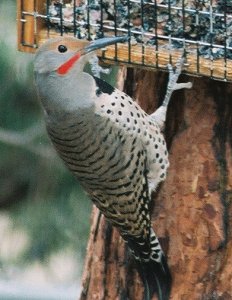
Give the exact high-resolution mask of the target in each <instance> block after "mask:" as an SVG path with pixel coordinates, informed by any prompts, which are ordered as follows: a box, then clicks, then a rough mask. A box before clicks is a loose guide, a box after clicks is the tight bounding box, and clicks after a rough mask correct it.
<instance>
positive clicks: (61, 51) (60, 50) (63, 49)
mask: <svg viewBox="0 0 232 300" xmlns="http://www.w3.org/2000/svg"><path fill="white" fill-rule="evenodd" d="M67 50H68V48H67V47H66V46H64V45H59V46H58V51H59V52H60V53H64V52H66V51H67Z"/></svg>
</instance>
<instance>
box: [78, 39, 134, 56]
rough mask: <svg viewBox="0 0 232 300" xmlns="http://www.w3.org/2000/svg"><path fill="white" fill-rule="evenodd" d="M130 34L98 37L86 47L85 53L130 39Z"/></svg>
mask: <svg viewBox="0 0 232 300" xmlns="http://www.w3.org/2000/svg"><path fill="white" fill-rule="evenodd" d="M128 39H129V37H128V36H116V37H106V38H102V39H98V40H96V41H93V42H91V43H90V44H89V45H88V46H86V47H84V49H83V54H84V55H85V54H87V53H89V52H92V51H95V50H98V49H101V48H104V47H106V46H109V45H113V44H116V43H120V42H126V41H128Z"/></svg>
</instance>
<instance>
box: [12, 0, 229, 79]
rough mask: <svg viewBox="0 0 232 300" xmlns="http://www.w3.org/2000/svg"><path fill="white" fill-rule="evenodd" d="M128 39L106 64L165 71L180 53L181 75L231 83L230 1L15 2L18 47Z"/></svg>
mask: <svg viewBox="0 0 232 300" xmlns="http://www.w3.org/2000/svg"><path fill="white" fill-rule="evenodd" d="M58 35H70V36H71V35H72V36H75V37H77V38H79V39H81V40H83V42H84V41H86V40H94V39H97V38H101V37H104V36H119V35H128V36H129V37H130V39H129V40H128V42H126V43H123V44H118V45H114V46H109V47H107V49H106V50H105V51H101V52H100V53H98V54H99V56H102V57H103V58H104V59H105V60H107V61H111V62H112V63H113V62H117V63H123V64H128V65H130V66H140V67H144V68H148V69H166V68H167V64H168V63H175V62H176V60H177V59H178V58H179V57H180V56H181V55H182V54H183V53H184V55H185V57H186V62H187V63H186V67H185V73H187V74H192V75H200V76H201V75H203V76H208V77H211V78H213V79H218V80H223V81H232V0H63V1H62V0H18V46H19V49H20V50H22V51H28V52H33V51H34V50H35V49H36V48H37V47H38V46H39V45H40V44H41V43H43V42H44V40H46V39H48V38H52V37H55V36H58Z"/></svg>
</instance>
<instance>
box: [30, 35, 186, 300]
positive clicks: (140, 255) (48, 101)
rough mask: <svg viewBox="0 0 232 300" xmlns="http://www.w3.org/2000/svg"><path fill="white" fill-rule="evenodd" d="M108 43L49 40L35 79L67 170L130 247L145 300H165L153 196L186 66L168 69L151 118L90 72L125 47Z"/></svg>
mask: <svg viewBox="0 0 232 300" xmlns="http://www.w3.org/2000/svg"><path fill="white" fill-rule="evenodd" d="M127 41H128V37H127V36H117V37H103V38H101V39H98V40H95V41H92V42H90V43H87V44H85V45H83V44H82V43H80V42H79V41H78V40H77V39H76V38H75V37H57V38H53V39H49V40H47V41H46V42H45V43H44V44H43V45H42V46H40V48H39V49H38V50H37V52H36V55H35V59H34V77H35V84H36V87H37V92H38V97H39V99H40V102H41V105H42V107H43V110H44V118H45V122H46V128H47V132H48V135H49V137H50V139H51V142H52V144H53V145H54V147H55V149H56V151H57V153H58V154H59V156H60V157H61V159H62V160H63V161H64V163H65V165H66V166H67V168H68V169H69V170H70V171H71V172H72V173H73V174H74V176H75V177H76V178H77V180H78V181H79V183H80V184H81V185H82V187H83V188H84V190H85V191H86V192H87V194H88V195H89V198H90V199H91V200H92V201H93V203H94V204H95V205H96V206H97V207H98V208H99V210H100V212H101V213H102V214H103V215H104V216H105V218H106V219H107V220H108V221H109V222H110V223H111V224H112V225H113V226H115V227H116V228H117V229H118V231H119V233H120V235H121V237H122V238H123V239H124V241H125V242H126V243H127V245H128V248H129V249H130V251H131V253H132V256H133V257H134V259H135V262H136V265H137V268H138V272H139V274H140V276H141V278H142V281H143V283H144V299H145V300H150V299H151V298H152V297H153V295H154V294H155V293H156V294H157V295H158V298H159V300H167V299H169V297H170V291H171V282H172V279H171V274H170V270H169V267H168V264H167V260H166V258H165V255H164V253H163V250H162V248H161V245H160V243H159V240H158V238H157V236H156V234H155V232H154V230H153V228H152V225H151V217H150V209H149V207H150V204H151V193H152V191H154V190H155V189H156V188H157V186H158V185H159V183H160V182H161V181H163V180H164V179H165V177H166V173H167V169H168V166H169V161H168V151H167V146H166V142H165V139H164V136H163V133H162V128H163V126H164V122H165V118H166V111H167V107H168V103H169V100H170V97H171V94H172V92H173V91H174V90H176V89H179V88H190V86H191V85H190V84H189V83H186V84H185V83H177V79H178V76H179V74H180V73H181V66H182V62H183V60H182V61H180V62H179V64H178V65H177V67H176V70H175V71H174V70H173V68H172V67H171V66H170V65H169V77H170V78H169V83H168V88H167V94H166V97H165V99H164V102H163V105H161V106H160V107H159V108H158V109H157V110H156V111H155V112H154V113H153V114H151V115H148V114H147V113H146V112H145V111H143V110H142V108H141V107H140V106H139V105H138V104H137V103H136V102H134V101H133V100H132V99H131V97H129V96H128V95H127V94H125V93H124V92H122V91H120V90H118V89H117V88H114V87H112V86H111V85H109V84H108V83H107V82H106V81H103V80H102V79H100V78H97V77H95V76H92V75H91V74H88V73H86V72H85V71H84V67H85V65H86V64H87V63H88V61H89V60H90V59H91V58H92V57H93V56H94V55H96V51H97V50H98V49H101V48H105V47H107V46H108V45H111V44H116V43H123V42H127Z"/></svg>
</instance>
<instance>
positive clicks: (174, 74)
mask: <svg viewBox="0 0 232 300" xmlns="http://www.w3.org/2000/svg"><path fill="white" fill-rule="evenodd" d="M184 62H185V58H184V56H183V55H182V56H181V58H179V59H178V60H177V62H176V69H175V70H174V69H173V67H172V65H171V64H168V65H167V67H168V71H169V81H168V86H167V93H166V96H165V99H164V102H163V106H168V103H169V101H170V98H171V95H172V93H173V91H175V90H179V89H183V88H187V89H190V88H191V87H192V83H191V82H187V83H177V80H178V78H179V76H180V74H181V71H182V69H183V65H184Z"/></svg>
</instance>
